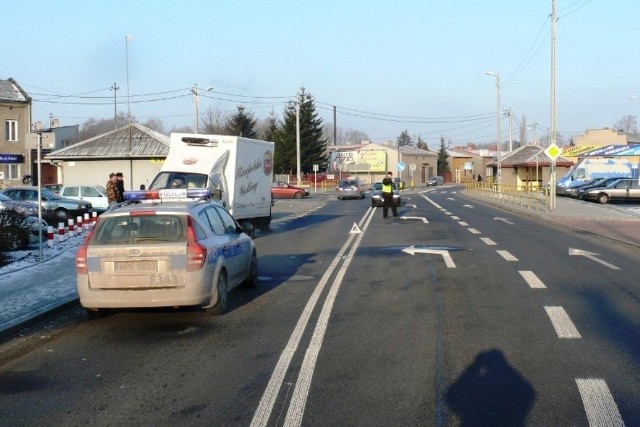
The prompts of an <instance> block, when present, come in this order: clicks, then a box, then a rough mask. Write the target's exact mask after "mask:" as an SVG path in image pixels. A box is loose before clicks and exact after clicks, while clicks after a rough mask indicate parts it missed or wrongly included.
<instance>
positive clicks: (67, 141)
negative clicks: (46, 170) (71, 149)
mask: <svg viewBox="0 0 640 427" xmlns="http://www.w3.org/2000/svg"><path fill="white" fill-rule="evenodd" d="M61 142H62V148H67V147H68V146H70V145H71V140H70V139H63V140H62V141H61Z"/></svg>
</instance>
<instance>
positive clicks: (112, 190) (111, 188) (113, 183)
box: [106, 173, 118, 204]
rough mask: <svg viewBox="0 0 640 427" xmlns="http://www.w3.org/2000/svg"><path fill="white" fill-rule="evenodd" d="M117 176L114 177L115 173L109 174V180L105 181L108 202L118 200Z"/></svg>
mask: <svg viewBox="0 0 640 427" xmlns="http://www.w3.org/2000/svg"><path fill="white" fill-rule="evenodd" d="M117 180H118V178H116V174H115V173H110V174H109V181H107V185H106V189H107V201H108V202H109V204H112V203H117V201H118V188H117V186H118V184H117Z"/></svg>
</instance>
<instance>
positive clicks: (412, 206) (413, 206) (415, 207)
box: [405, 203, 418, 209]
mask: <svg viewBox="0 0 640 427" xmlns="http://www.w3.org/2000/svg"><path fill="white" fill-rule="evenodd" d="M405 206H406V207H408V208H413V209H418V207H417V206H416V205H414V204H413V203H411V204H408V205H405Z"/></svg>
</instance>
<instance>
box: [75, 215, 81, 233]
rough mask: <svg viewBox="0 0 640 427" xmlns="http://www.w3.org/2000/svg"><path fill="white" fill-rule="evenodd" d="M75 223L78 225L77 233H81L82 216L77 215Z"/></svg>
mask: <svg viewBox="0 0 640 427" xmlns="http://www.w3.org/2000/svg"><path fill="white" fill-rule="evenodd" d="M76 225H77V226H78V234H81V233H82V217H81V216H78V217H77V218H76Z"/></svg>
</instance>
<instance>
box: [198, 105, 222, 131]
mask: <svg viewBox="0 0 640 427" xmlns="http://www.w3.org/2000/svg"><path fill="white" fill-rule="evenodd" d="M227 120H228V118H227V114H225V113H224V112H222V111H220V110H219V109H218V108H213V107H209V108H207V111H205V113H204V117H203V118H202V120H201V123H202V132H203V133H210V134H216V135H224V134H225V129H226V124H227Z"/></svg>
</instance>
